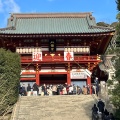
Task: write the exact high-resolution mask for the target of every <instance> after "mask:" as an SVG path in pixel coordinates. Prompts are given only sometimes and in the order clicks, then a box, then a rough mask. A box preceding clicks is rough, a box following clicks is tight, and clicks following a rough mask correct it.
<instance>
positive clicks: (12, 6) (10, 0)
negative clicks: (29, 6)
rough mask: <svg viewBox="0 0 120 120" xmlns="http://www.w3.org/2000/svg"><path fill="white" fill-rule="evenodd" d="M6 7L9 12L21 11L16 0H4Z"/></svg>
mask: <svg viewBox="0 0 120 120" xmlns="http://www.w3.org/2000/svg"><path fill="white" fill-rule="evenodd" d="M4 8H5V10H6V11H7V12H12V13H19V12H20V7H19V5H18V4H17V3H16V2H15V1H14V0H4Z"/></svg>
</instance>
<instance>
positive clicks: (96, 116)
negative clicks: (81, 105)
mask: <svg viewBox="0 0 120 120" xmlns="http://www.w3.org/2000/svg"><path fill="white" fill-rule="evenodd" d="M92 120H115V118H114V116H113V113H109V112H108V110H107V109H105V103H104V102H103V101H102V100H101V99H99V100H98V102H97V104H94V106H93V107H92Z"/></svg>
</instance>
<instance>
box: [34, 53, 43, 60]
mask: <svg viewBox="0 0 120 120" xmlns="http://www.w3.org/2000/svg"><path fill="white" fill-rule="evenodd" d="M32 61H42V52H33V53H32Z"/></svg>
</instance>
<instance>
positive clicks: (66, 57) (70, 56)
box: [64, 52, 74, 61]
mask: <svg viewBox="0 0 120 120" xmlns="http://www.w3.org/2000/svg"><path fill="white" fill-rule="evenodd" d="M73 60H74V53H73V52H64V61H73Z"/></svg>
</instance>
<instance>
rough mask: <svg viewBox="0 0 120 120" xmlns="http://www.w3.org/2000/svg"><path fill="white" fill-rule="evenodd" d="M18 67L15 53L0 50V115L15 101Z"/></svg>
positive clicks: (18, 60) (18, 63) (18, 77)
mask: <svg viewBox="0 0 120 120" xmlns="http://www.w3.org/2000/svg"><path fill="white" fill-rule="evenodd" d="M20 66H21V65H20V57H19V55H18V54H17V53H12V52H11V51H6V50H4V49H0V114H3V113H4V112H5V110H6V109H7V108H9V107H10V106H12V105H13V104H14V103H15V102H16V101H17V98H18V95H19V94H18V90H19V89H18V88H19V79H20V71H21V67H20Z"/></svg>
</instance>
